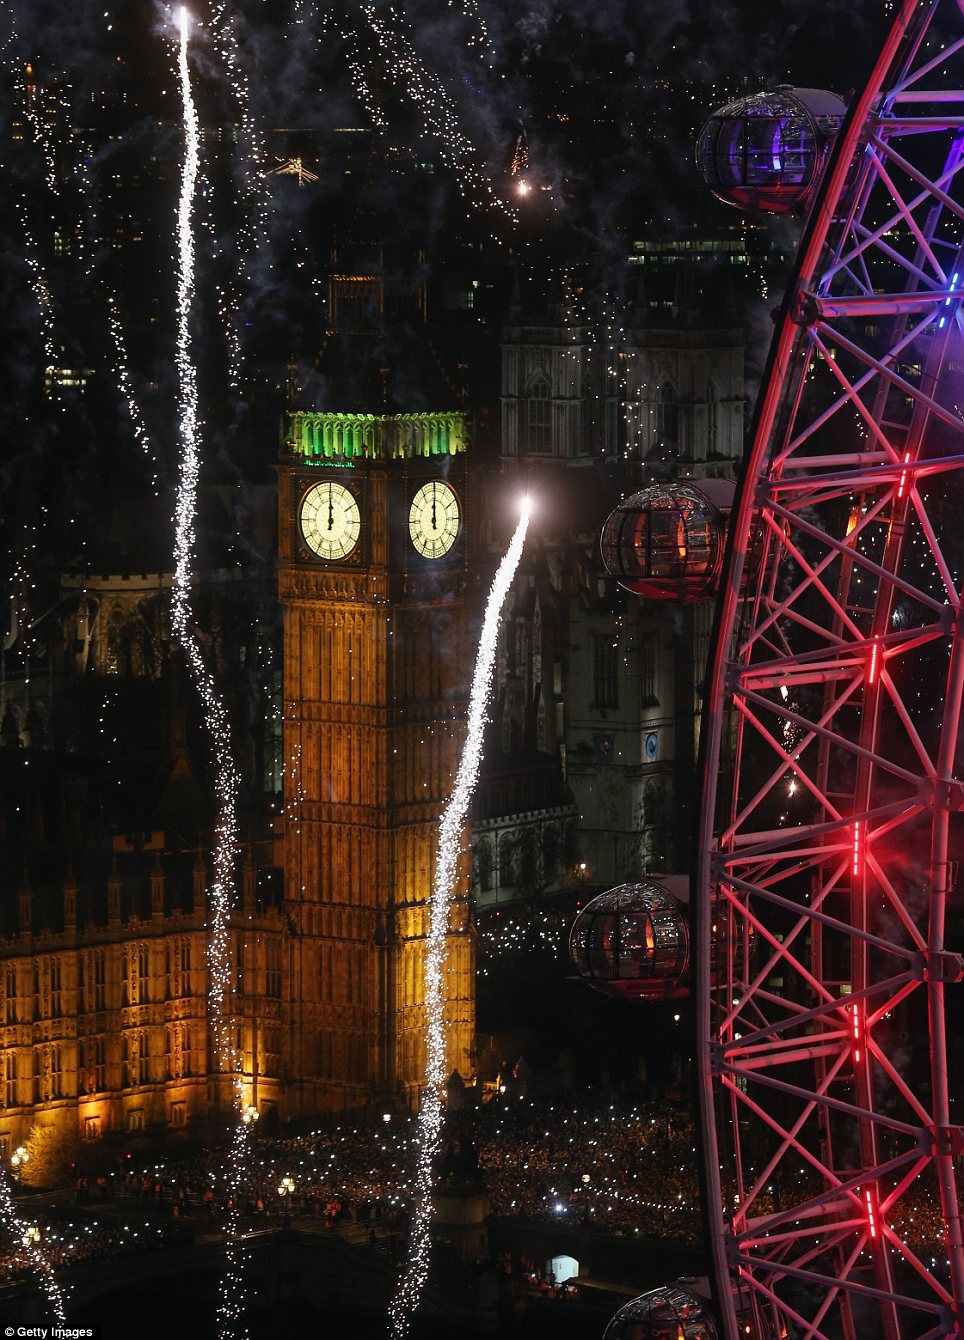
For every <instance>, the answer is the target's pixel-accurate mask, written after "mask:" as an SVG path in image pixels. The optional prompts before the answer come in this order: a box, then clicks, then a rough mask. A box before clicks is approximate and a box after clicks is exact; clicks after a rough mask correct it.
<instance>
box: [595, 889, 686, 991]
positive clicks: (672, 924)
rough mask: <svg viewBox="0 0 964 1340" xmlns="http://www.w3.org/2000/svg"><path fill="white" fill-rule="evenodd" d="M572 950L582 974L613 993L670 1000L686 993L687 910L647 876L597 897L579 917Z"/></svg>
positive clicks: (666, 890)
mask: <svg viewBox="0 0 964 1340" xmlns="http://www.w3.org/2000/svg"><path fill="white" fill-rule="evenodd" d="M569 952H570V954H571V955H572V961H573V963H575V965H576V970H577V971H578V973H579V975H580V977H583V978H585V980H586V981H587V982H589V984H590V985H591V986H594V987H596V989H597V990H599V991H601V992H603V994H604V995H609V996H627V997H629V998H630V999H642V1000H668V999H671V998H672V997H674V996H682V995H685V994H686V989H687V988H686V983H685V978H686V973H687V968H688V963H689V931H688V929H687V924H686V913H685V911H684V909H683V908H682V907H681V906H680V904H679V902H678V901H677V900H676V899H675V898H674V897H673V895H672V894H671V893H670V892H669V890H668V889H666V888H664V887H663V886H662V885H661V884H657V883H655V882H653V881H650V880H646V881H644V882H643V883H640V884H619V885H617V886H616V888H614V889H608V890H607V891H606V892H605V893H601V894H599V895H598V897H596V898H593V899H592V900H591V902H588V903H587V904H586V906H585V907H584V908H583V909H582V911H581V912H580V913H579V915H578V916H577V917H576V920H575V921H574V922H573V926H572V931H571V932H570V935H569Z"/></svg>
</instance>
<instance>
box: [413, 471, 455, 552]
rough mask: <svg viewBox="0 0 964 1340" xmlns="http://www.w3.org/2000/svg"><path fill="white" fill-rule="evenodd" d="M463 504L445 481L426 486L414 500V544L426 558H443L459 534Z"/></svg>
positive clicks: (423, 486)
mask: <svg viewBox="0 0 964 1340" xmlns="http://www.w3.org/2000/svg"><path fill="white" fill-rule="evenodd" d="M459 521H460V516H459V500H458V498H457V497H456V496H455V490H454V489H451V488H449V486H448V484H445V483H443V481H442V480H441V479H433V480H432V481H431V483H429V484H423V485H422V487H421V488H420V489H419V491H418V492H417V493H416V495H415V497H414V498H413V499H412V510H411V511H410V512H409V514H408V529H409V534H410V535H411V537H412V544H414V546H415V548H416V549H417V550H418V552H419V553H420V554H421V555H422V557H423V558H441V557H442V555H443V554H447V553H448V551H449V550H450V549H451V548H452V545H453V544H454V543H455V540H456V537H457V535H458V533H459Z"/></svg>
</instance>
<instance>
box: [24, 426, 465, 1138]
mask: <svg viewBox="0 0 964 1340" xmlns="http://www.w3.org/2000/svg"><path fill="white" fill-rule="evenodd" d="M467 445H468V442H467V435H466V426H465V418H464V415H461V414H458V413H440V414H430V413H420V414H412V415H408V416H404V415H398V414H384V415H374V414H367V415H358V414H347V413H341V414H339V413H330V414H325V413H316V412H304V411H300V412H292V413H291V414H290V415H289V416H288V418H287V420H286V430H285V433H284V440H283V442H282V445H281V450H280V453H279V456H278V461H277V466H276V470H277V481H278V483H277V489H276V490H272V489H271V488H270V486H268V487H265V488H262V489H261V490H260V493H259V490H258V489H256V488H255V489H251V490H250V491H248V492H247V493H246V495H245V497H246V503H245V506H246V508H247V509H248V511H247V514H246V529H247V530H248V533H249V535H250V530H251V528H252V527H254V528H257V527H258V526H259V525H263V528H264V533H265V534H266V535H270V534H271V533H272V531H273V530H275V528H274V527H273V526H272V525H271V521H270V519H269V518H267V517H265V516H260V517H258V516H256V515H255V513H257V510H258V507H259V506H262V505H264V506H265V507H267V506H270V505H271V502H272V501H273V499H272V494H274V495H275V496H276V499H277V503H276V505H277V517H276V536H277V540H276V545H277V547H276V554H275V562H274V564H272V571H271V576H272V577H273V576H274V575H275V573H276V574H277V587H276V589H275V591H272V590H270V588H269V586H268V582H269V581H270V578H263V579H262V589H260V590H259V589H258V581H257V577H256V576H255V577H251V576H250V574H248V577H247V579H246V580H243V581H240V580H239V576H241V575H242V574H243V569H241V568H238V567H237V566H236V565H235V566H234V567H232V566H231V563H230V559H229V558H226V559H225V560H224V562H223V566H215V567H213V568H210V569H208V570H207V571H206V573H205V574H204V583H203V584H199V586H198V588H197V597H196V599H197V605H198V607H199V608H201V609H202V612H203V615H204V625H203V626H204V627H205V629H206V630H207V631H206V633H205V634H204V635H203V636H202V640H203V642H204V647H205V652H206V654H207V656H208V658H209V663H210V664H211V665H212V668H213V671H214V673H215V674H216V675H217V676H218V678H219V680H221V681H222V682H224V683H225V684H226V685H227V688H226V690H225V691H226V693H227V694H228V696H229V698H231V702H230V704H229V706H230V707H231V708H233V709H234V710H235V711H236V712H237V713H238V716H239V717H240V719H241V721H242V726H241V729H240V730H238V729H236V731H235V734H236V736H239V737H240V746H239V748H240V750H241V753H242V769H241V771H242V773H243V774H244V775H246V776H252V775H256V774H258V773H259V772H260V774H261V780H262V782H263V780H264V774H265V772H266V771H267V772H270V771H271V769H272V768H275V769H276V770H277V755H278V752H279V748H280V751H281V754H282V759H283V766H282V768H281V771H282V772H283V776H284V783H283V788H282V789H281V790H280V792H279V793H278V794H277V804H276V806H275V807H274V812H273V813H269V814H268V815H267V817H266V816H265V814H264V812H263V810H264V806H263V794H264V792H262V806H261V810H260V811H259V807H258V804H257V801H256V800H255V799H252V798H251V797H250V796H247V795H242V797H241V798H240V801H241V811H242V819H241V830H242V834H243V837H242V850H241V852H240V853H239V857H238V862H237V880H236V897H235V900H234V907H233V911H232V915H231V924H230V932H229V943H230V959H231V972H232V981H231V983H230V989H229V1002H230V1004H229V1008H230V1011H231V1019H232V1026H233V1028H234V1030H235V1036H234V1041H235V1048H236V1055H237V1057H238V1059H239V1063H240V1065H241V1068H242V1071H243V1082H244V1091H245V1096H246V1100H247V1103H248V1105H249V1106H250V1107H252V1108H254V1109H256V1110H257V1111H258V1112H259V1114H260V1116H261V1117H262V1118H265V1119H266V1121H265V1124H266V1125H268V1126H270V1125H272V1124H273V1123H274V1122H275V1121H277V1120H281V1121H291V1120H297V1119H300V1118H305V1117H308V1116H314V1115H317V1114H323V1113H326V1112H327V1113H336V1112H337V1113H355V1114H363V1113H365V1112H371V1111H374V1110H376V1108H377V1110H378V1111H384V1110H391V1109H393V1108H396V1109H397V1108H401V1109H407V1108H410V1107H411V1106H413V1105H414V1104H415V1103H416V1102H417V1098H418V1095H419V1093H420V1086H421V1083H422V1075H423V1072H424V1044H423V1038H424V1019H423V1009H422V994H423V987H422V947H423V945H424V941H425V936H426V932H427V915H428V912H427V902H428V898H429V895H430V891H431V887H432V875H433V867H434V861H435V846H436V842H437V832H438V823H439V817H440V814H441V811H442V808H443V807H444V805H445V803H446V801H447V799H448V795H449V792H450V790H451V783H452V779H453V777H454V775H455V772H456V770H457V766H458V758H459V749H460V745H461V738H462V732H463V725H464V719H465V713H466V709H467V677H468V674H469V673H470V671H471V664H470V662H471V653H472V648H471V644H470V640H471V632H470V608H469V597H470V589H469V588H470V580H469V572H470V566H471V563H472V561H473V559H474V554H473V551H472V544H473V539H472V536H473V526H472V525H471V524H470V523H468V522H467V515H468V516H470V514H471V508H472V504H473V498H472V484H471V478H470V473H469V469H468V467H467V460H468V453H467V451H466V448H467ZM208 501H209V503H210V505H211V506H212V507H214V509H215V512H216V515H215V516H214V518H213V520H212V522H211V526H212V529H213V530H214V531H215V532H217V531H219V530H222V529H224V528H227V529H230V526H229V523H228V518H227V516H226V515H225V514H224V513H223V510H221V511H218V508H219V507H220V504H221V503H222V502H223V499H221V500H220V502H219V500H218V499H217V498H215V499H213V500H210V499H209V500H208ZM128 511H129V509H128V508H126V507H125V505H124V503H123V500H121V502H120V503H118V505H117V508H116V511H115V512H114V513H113V514H112V515H113V517H114V518H115V519H114V520H112V521H111V522H110V526H115V525H116V527H117V528H118V535H119V536H120V539H119V541H118V542H119V543H120V545H121V547H122V548H123V535H122V534H121V532H122V531H123V527H124V524H125V523H124V520H123V518H124V515H125V512H128ZM132 543H134V541H132ZM169 594H170V578H169V576H168V575H167V574H164V573H161V574H154V575H150V574H147V575H138V576H132V575H131V573H130V571H129V570H128V571H125V572H124V573H123V574H122V575H100V576H95V575H94V574H91V573H89V572H88V573H84V574H82V575H77V574H68V575H65V576H62V578H61V580H60V584H59V590H58V591H57V593H56V599H55V600H54V601H53V602H52V607H51V608H50V610H49V611H48V612H47V613H46V615H45V617H44V618H43V619H42V620H39V621H36V620H35V621H34V623H33V625H32V626H30V625H28V624H27V617H26V613H24V614H22V615H20V617H19V618H18V610H17V608H16V606H15V607H14V609H13V612H12V627H11V635H10V636H9V637H8V639H7V644H8V645H7V647H6V649H5V653H4V656H5V662H6V663H15V661H16V657H17V653H18V652H19V653H20V658H21V663H22V664H29V665H30V666H31V667H32V668H33V670H34V673H33V674H32V675H31V674H22V675H21V676H19V677H14V676H12V675H10V676H9V677H8V678H6V680H5V683H4V686H3V689H4V704H5V705H4V720H3V723H2V726H3V732H4V743H5V745H6V746H7V747H6V748H5V749H4V750H3V751H2V755H3V769H4V772H5V774H6V775H5V777H4V778H3V816H2V823H3V829H2V834H0V841H2V845H3V847H4V848H5V849H6V852H7V860H8V862H9V863H8V878H9V880H10V881H11V883H12V885H13V887H14V888H15V889H16V897H15V898H13V899H8V900H6V903H5V906H4V909H3V915H4V917H5V922H4V924H3V926H2V928H0V932H2V935H0V972H2V982H3V1003H2V1011H3V1013H2V1029H3V1045H2V1058H3V1074H2V1086H0V1149H4V1148H5V1149H6V1151H7V1153H8V1154H9V1153H10V1151H11V1150H13V1149H15V1148H16V1147H17V1146H18V1145H20V1144H21V1143H23V1142H24V1141H25V1140H26V1139H27V1138H28V1136H29V1134H30V1132H31V1130H32V1129H33V1128H34V1127H35V1126H36V1125H37V1124H38V1123H39V1124H40V1125H46V1126H50V1125H53V1126H56V1127H58V1128H59V1129H60V1130H61V1131H62V1132H64V1133H66V1134H68V1135H71V1136H78V1137H80V1138H81V1139H88V1140H94V1139H98V1138H99V1137H101V1136H102V1135H107V1134H108V1133H118V1132H132V1131H143V1132H145V1133H147V1134H148V1135H149V1134H150V1133H152V1132H153V1133H155V1134H156V1133H159V1132H161V1131H170V1130H171V1129H172V1128H187V1129H194V1130H199V1129H201V1130H204V1129H208V1128H209V1127H208V1126H207V1123H208V1122H209V1120H211V1119H217V1117H218V1115H219V1114H221V1115H223V1114H226V1113H228V1112H229V1111H230V1109H231V1103H232V1093H233V1086H232V1076H230V1075H229V1074H227V1073H224V1072H222V1071H221V1070H220V1069H219V1068H218V1065H217V1064H216V1063H215V1061H214V1060H213V1048H212V1044H211V1037H210V1028H209V1013H208V1004H207V990H208V981H209V971H208V962H207V929H206V926H207V909H206V890H207V886H208V881H209V876H210V870H209V844H210V840H211V837H210V835H211V826H212V818H213V815H212V813H211V810H210V806H209V804H208V801H207V798H206V794H205V788H204V785H203V781H202V780H199V778H198V775H197V772H198V770H197V767H196V765H195V764H192V761H191V759H192V749H191V748H190V742H191V737H192V735H193V736H194V737H195V743H196V741H197V740H199V739H202V738H203V721H198V720H193V719H192V718H193V717H196V716H197V712H196V711H192V707H191V686H190V685H189V684H186V683H184V682H183V677H182V676H181V675H180V674H179V673H178V670H177V664H176V653H175V651H174V649H173V648H171V646H170V644H169V636H170V635H169V633H168V631H167V628H168V621H169ZM272 620H274V623H275V626H274V629H273V632H274V641H275V644H276V645H277V642H278V640H279V637H280V644H281V646H282V648H283V654H282V656H281V660H280V665H279V664H278V663H277V658H275V660H274V661H272V658H271V656H270V655H268V654H266V653H265V649H264V647H265V643H266V642H268V641H270V640H271V637H270V634H271V632H272V629H271V627H270V625H271V622H272ZM198 626H199V628H200V626H201V619H200V617H199V620H198ZM28 639H29V643H28ZM18 641H19V642H20V643H21V644H22V645H21V646H20V647H19V648H18V647H17V645H16V643H17V642H18ZM38 666H39V667H41V673H40V674H39V675H38V674H37V673H36V667H38ZM229 666H230V667H232V668H233V670H234V675H233V676H232V675H231V674H228V673H226V667H229ZM245 677H247V678H245ZM239 681H244V682H239ZM232 687H233V690H234V692H233V695H232ZM259 692H260V699H259ZM245 703H247V709H246V710H247V711H248V713H249V718H250V719H249V720H248V721H247V722H245V721H244V711H245V706H244V705H245ZM279 704H280V709H279ZM279 716H280V718H281V720H280V721H279V720H278V719H277V718H278V717H279ZM236 721H237V718H236ZM151 722H155V723H156V722H164V723H165V729H166V735H167V738H166V740H165V741H163V742H162V747H158V743H157V741H156V740H155V741H151V740H150V739H149V738H147V737H148V735H149V731H148V726H149V724H150V723H151ZM85 731H86V732H87V733H88V735H90V732H91V731H93V733H94V736H95V737H96V738H97V739H99V741H100V743H101V748H100V750H99V759H100V761H99V765H98V766H97V767H92V766H90V764H89V758H88V759H87V761H86V762H84V761H82V760H81V756H80V754H79V753H78V751H79V750H80V749H81V748H82V747H83V745H84V743H85V741H84V740H82V739H81V737H82V736H83V735H84V732H85ZM138 732H140V733H141V735H143V736H144V737H145V738H144V739H138ZM86 744H87V745H90V744H91V740H90V739H89V738H88V739H87V740H86ZM112 745H116V746H117V748H116V751H115V756H113V757H111V748H112ZM135 746H137V747H136V748H135ZM151 749H153V750H154V753H155V758H156V763H155V766H154V769H153V771H151V769H150V767H149V766H148V767H146V768H145V765H144V764H143V761H142V757H143V755H144V754H145V753H146V754H147V756H148V758H150V754H151ZM197 753H198V750H197V749H196V748H195V750H194V751H193V754H194V755H195V756H196V755H197ZM135 755H136V758H135ZM249 789H250V788H249ZM122 816H123V817H122ZM123 823H126V824H127V825H135V824H136V827H134V828H133V829H131V828H130V827H128V828H127V829H126V830H122V831H120V832H119V831H118V828H119V826H120V825H121V824H123ZM206 844H207V845H206ZM468 871H469V858H468V854H466V858H465V860H464V861H463V863H462V868H461V870H460V872H459V876H458V879H457V881H456V887H455V888H454V889H453V891H452V899H451V904H452V911H451V917H450V926H449V938H448V953H447V961H446V997H447V1005H446V1011H447V1018H446V1024H447V1039H448V1065H449V1071H450V1072H451V1071H452V1070H459V1072H460V1074H462V1075H465V1076H468V1075H469V1074H470V1073H471V1070H472V1064H473V1061H472V1048H473V1041H474V1024H475V1020H474V965H473V952H472V942H471V937H470V925H469V920H470V919H469V909H468ZM8 887H9V885H8Z"/></svg>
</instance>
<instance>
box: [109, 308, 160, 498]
mask: <svg viewBox="0 0 964 1340" xmlns="http://www.w3.org/2000/svg"><path fill="white" fill-rule="evenodd" d="M107 324H108V325H109V326H110V333H111V339H112V340H113V342H114V357H115V361H116V367H117V389H118V390H119V392H120V395H121V399H122V400H123V401H124V403H125V405H126V406H127V413H128V416H129V418H130V421H131V431H132V432H133V434H134V441H135V442H136V443H137V445H138V446H139V447H140V449H141V451H142V452H143V453H144V455H145V456H148V457H150V458H151V460H152V461H154V463H155V472H154V479H153V484H154V493H155V496H156V495H157V492H158V485H157V470H156V464H157V462H156V460H155V457H154V453H153V451H152V450H151V440H150V435H149V434H148V431H147V427H146V425H145V423H144V419H143V416H142V415H141V411H140V407H139V405H138V403H137V397H136V396H135V395H134V387H133V385H132V382H131V373H130V363H129V360H128V357H127V344H126V341H125V340H124V326H123V323H122V322H121V316H120V309H119V308H118V305H117V295H116V294H114V293H108V295H107Z"/></svg>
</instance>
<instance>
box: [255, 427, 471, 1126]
mask: <svg viewBox="0 0 964 1340" xmlns="http://www.w3.org/2000/svg"><path fill="white" fill-rule="evenodd" d="M465 449H466V439H465V424H464V418H463V416H462V415H461V414H428V413H425V414H411V415H399V414H394V415H393V414H382V415H378V414H335V413H315V412H302V411H298V412H294V413H292V414H291V415H290V416H289V419H288V423H287V432H286V436H285V440H284V444H283V447H282V452H281V458H280V462H279V467H278V473H279V490H278V496H279V522H280V524H279V594H280V599H281V603H282V608H283V611H284V658H283V659H284V679H283V694H284V748H285V760H286V767H285V818H284V851H285V908H286V913H287V917H288V923H289V928H290V930H291V932H292V934H291V937H290V962H289V964H288V972H287V974H286V978H287V983H288V984H287V987H286V988H285V1015H286V1018H285V1021H284V1025H285V1026H284V1041H283V1052H284V1057H283V1062H284V1073H285V1074H286V1076H287V1081H288V1082H287V1085H286V1089H287V1093H288V1111H287V1112H286V1113H284V1114H283V1115H284V1116H285V1117H286V1118H287V1119H290V1118H295V1117H299V1116H307V1115H310V1114H311V1113H315V1112H320V1111H350V1110H354V1111H360V1110H363V1109H366V1108H371V1107H372V1106H373V1105H374V1104H376V1103H380V1104H384V1103H397V1104H407V1105H409V1106H414V1105H415V1103H416V1101H417V1099H418V1095H419V1092H420V1085H421V1081H422V1077H423V1074H424V1058H425V1047H424V1037H425V1018H424V1008H423V952H424V944H425V937H426V934H427V930H428V915H429V912H428V903H429V899H430V896H431V889H432V878H433V873H434V866H435V855H436V845H437V840H438V825H439V818H440V815H441V812H442V810H443V808H444V806H445V804H446V802H447V800H448V798H449V794H450V792H451V788H452V784H453V780H454V777H455V773H456V770H457V767H458V761H459V754H460V750H461V746H462V741H463V737H464V729H465V717H466V710H467V699H468V681H469V678H470V675H471V664H472V649H471V639H470V635H469V609H468V600H467V585H468V572H469V559H470V553H469V528H468V527H467V525H466V514H467V509H468V508H470V506H471V498H470V496H469V487H468V486H469V478H468V471H467V469H466V458H465ZM446 968H447V971H446V976H445V982H446V1000H447V1005H446V1010H447V1040H448V1044H447V1045H448V1058H447V1064H448V1069H449V1071H451V1070H453V1069H458V1070H459V1071H460V1073H461V1074H463V1075H466V1074H468V1073H469V1071H470V1069H471V1059H470V1050H471V1046H472V1041H473V1033H474V1026H475V1008H474V964H473V955H472V945H471V939H470V934H469V912H468V860H467V858H466V861H465V863H464V865H463V868H462V870H461V871H460V875H459V881H458V886H457V888H456V890H455V897H454V899H453V905H452V916H451V919H450V927H449V940H448V957H447V964H446Z"/></svg>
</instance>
